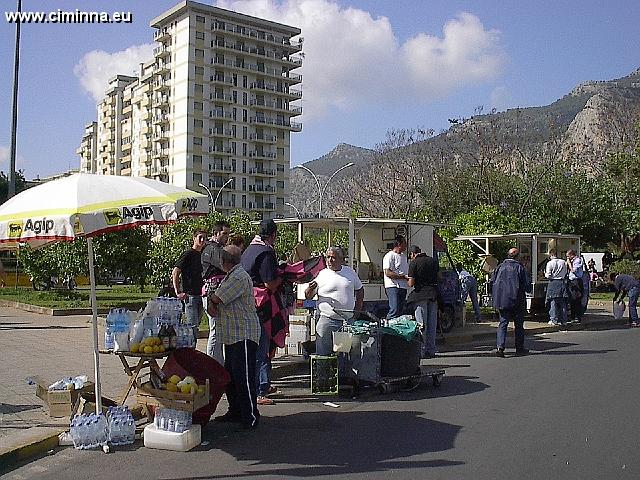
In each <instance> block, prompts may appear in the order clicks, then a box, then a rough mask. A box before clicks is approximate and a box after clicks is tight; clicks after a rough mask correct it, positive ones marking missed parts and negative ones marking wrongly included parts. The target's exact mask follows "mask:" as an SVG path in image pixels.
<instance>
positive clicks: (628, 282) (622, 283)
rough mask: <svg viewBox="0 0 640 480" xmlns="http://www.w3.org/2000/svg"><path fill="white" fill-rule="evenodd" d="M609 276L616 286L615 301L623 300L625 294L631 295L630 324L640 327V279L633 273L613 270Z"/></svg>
mask: <svg viewBox="0 0 640 480" xmlns="http://www.w3.org/2000/svg"><path fill="white" fill-rule="evenodd" d="M609 278H610V279H611V281H612V282H613V286H614V287H615V288H616V293H615V295H614V296H613V303H616V302H621V301H622V299H623V298H624V297H625V295H627V294H628V295H629V305H628V307H629V326H630V327H640V323H639V322H638V294H640V281H638V279H636V278H635V277H633V276H631V275H626V274H623V273H620V274H618V273H615V272H612V273H611V275H609Z"/></svg>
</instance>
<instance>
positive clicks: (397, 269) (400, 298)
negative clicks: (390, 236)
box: [382, 235, 409, 319]
mask: <svg viewBox="0 0 640 480" xmlns="http://www.w3.org/2000/svg"><path fill="white" fill-rule="evenodd" d="M406 249H407V241H406V240H405V238H404V237H403V236H402V235H398V236H396V237H395V239H394V241H393V249H392V250H390V251H389V252H387V254H386V255H385V256H384V258H383V259H382V270H383V272H384V289H385V291H386V292H387V298H388V299H389V313H387V319H389V318H396V317H399V316H400V315H402V314H403V313H404V306H405V301H406V298H407V279H408V278H409V277H408V275H407V274H408V272H409V262H408V261H407V256H406V255H405V254H404V251H405V250H406Z"/></svg>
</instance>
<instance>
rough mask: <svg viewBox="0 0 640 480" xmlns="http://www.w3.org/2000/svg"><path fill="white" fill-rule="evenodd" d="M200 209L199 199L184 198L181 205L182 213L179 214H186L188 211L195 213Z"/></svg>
mask: <svg viewBox="0 0 640 480" xmlns="http://www.w3.org/2000/svg"><path fill="white" fill-rule="evenodd" d="M197 210H198V199H197V198H185V199H183V200H182V203H181V205H180V213H179V215H185V214H188V213H193V212H195V211H197Z"/></svg>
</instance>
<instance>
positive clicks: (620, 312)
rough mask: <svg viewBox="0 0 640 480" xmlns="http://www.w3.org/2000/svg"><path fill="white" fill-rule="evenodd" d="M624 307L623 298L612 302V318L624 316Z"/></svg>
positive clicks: (618, 318)
mask: <svg viewBox="0 0 640 480" xmlns="http://www.w3.org/2000/svg"><path fill="white" fill-rule="evenodd" d="M626 308H627V305H626V304H625V303H624V300H620V301H619V302H613V318H614V319H615V320H621V319H622V317H623V316H624V311H625V310H626Z"/></svg>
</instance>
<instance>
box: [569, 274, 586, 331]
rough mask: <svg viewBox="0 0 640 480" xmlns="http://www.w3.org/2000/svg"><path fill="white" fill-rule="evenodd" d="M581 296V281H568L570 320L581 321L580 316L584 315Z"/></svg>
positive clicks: (577, 279) (582, 290) (582, 291)
mask: <svg viewBox="0 0 640 480" xmlns="http://www.w3.org/2000/svg"><path fill="white" fill-rule="evenodd" d="M585 275H586V274H585ZM582 295H584V285H582V279H581V278H576V279H574V280H569V306H570V307H571V312H570V314H571V318H572V319H576V320H582V314H583V313H584V308H583V307H582Z"/></svg>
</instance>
